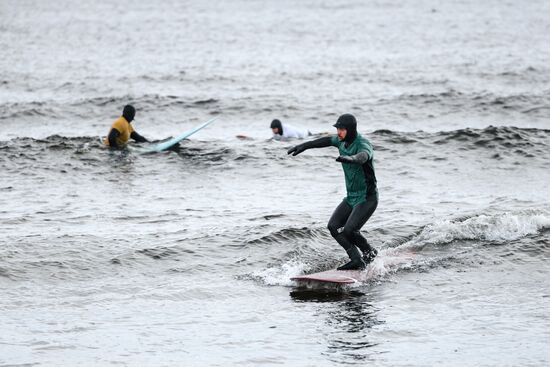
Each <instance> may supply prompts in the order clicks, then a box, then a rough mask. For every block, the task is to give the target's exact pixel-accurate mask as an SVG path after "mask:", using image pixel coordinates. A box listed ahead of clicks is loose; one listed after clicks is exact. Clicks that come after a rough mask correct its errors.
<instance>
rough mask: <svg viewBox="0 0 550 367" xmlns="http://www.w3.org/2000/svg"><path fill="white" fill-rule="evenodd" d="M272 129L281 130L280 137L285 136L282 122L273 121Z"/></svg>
mask: <svg viewBox="0 0 550 367" xmlns="http://www.w3.org/2000/svg"><path fill="white" fill-rule="evenodd" d="M271 128H272V129H275V128H277V129H279V135H283V124H281V121H279V120H277V119H275V120H273V121H271Z"/></svg>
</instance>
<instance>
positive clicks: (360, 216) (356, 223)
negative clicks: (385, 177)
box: [342, 197, 378, 263]
mask: <svg viewBox="0 0 550 367" xmlns="http://www.w3.org/2000/svg"><path fill="white" fill-rule="evenodd" d="M377 206H378V200H377V199H376V197H370V198H367V201H365V202H363V203H361V204H359V205H357V206H355V207H354V208H353V210H352V212H351V214H350V216H349V218H348V220H347V222H346V225H345V226H344V230H343V231H342V233H345V235H346V236H347V237H348V238H350V239H351V241H352V242H353V243H354V244H355V245H356V246H357V247H359V249H361V251H362V252H363V260H364V261H365V262H366V263H369V262H371V261H372V260H373V259H374V258H375V257H376V254H377V253H378V252H377V251H376V249H374V248H373V247H372V246H371V245H370V244H369V243H368V241H367V239H366V238H365V237H364V236H363V235H362V234H361V232H360V229H361V227H363V226H364V225H365V223H366V222H367V221H368V220H369V218H370V217H371V215H372V213H374V211H375V210H376V207H377Z"/></svg>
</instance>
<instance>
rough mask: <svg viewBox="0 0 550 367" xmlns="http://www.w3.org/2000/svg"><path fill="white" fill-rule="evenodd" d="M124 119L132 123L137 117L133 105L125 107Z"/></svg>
mask: <svg viewBox="0 0 550 367" xmlns="http://www.w3.org/2000/svg"><path fill="white" fill-rule="evenodd" d="M122 117H124V118H125V119H126V121H128V122H132V121H133V120H134V117H136V109H135V108H134V106H132V105H126V106H124V110H123V111H122Z"/></svg>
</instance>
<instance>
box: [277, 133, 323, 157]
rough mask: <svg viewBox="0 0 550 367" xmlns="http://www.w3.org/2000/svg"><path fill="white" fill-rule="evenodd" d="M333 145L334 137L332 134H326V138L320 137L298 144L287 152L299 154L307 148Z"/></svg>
mask: <svg viewBox="0 0 550 367" xmlns="http://www.w3.org/2000/svg"><path fill="white" fill-rule="evenodd" d="M331 145H332V138H331V137H330V136H326V137H324V138H319V139H315V140H312V141H307V142H305V143H302V144H299V145H296V146H294V147H292V148H290V149H289V150H288V151H287V154H292V155H298V154H300V153H302V152H303V151H304V150H307V149H311V148H324V147H330V146H331Z"/></svg>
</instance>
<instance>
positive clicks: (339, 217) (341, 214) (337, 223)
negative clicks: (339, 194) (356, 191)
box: [327, 200, 353, 238]
mask: <svg viewBox="0 0 550 367" xmlns="http://www.w3.org/2000/svg"><path fill="white" fill-rule="evenodd" d="M352 209H353V208H352V207H351V205H349V204H348V203H347V201H345V200H342V202H341V203H340V205H338V206H337V207H336V209H334V212H333V213H332V216H331V217H330V219H329V221H328V225H327V227H328V230H329V231H330V234H331V236H332V237H334V238H336V237H338V234H339V232H338V230H339V229H340V228H342V227H343V226H344V224H346V222H347V220H348V217H349V215H350V214H351V210H352Z"/></svg>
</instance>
